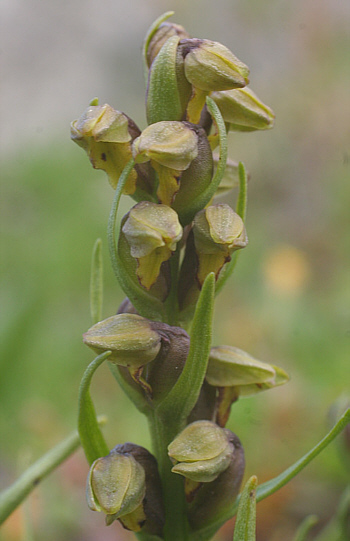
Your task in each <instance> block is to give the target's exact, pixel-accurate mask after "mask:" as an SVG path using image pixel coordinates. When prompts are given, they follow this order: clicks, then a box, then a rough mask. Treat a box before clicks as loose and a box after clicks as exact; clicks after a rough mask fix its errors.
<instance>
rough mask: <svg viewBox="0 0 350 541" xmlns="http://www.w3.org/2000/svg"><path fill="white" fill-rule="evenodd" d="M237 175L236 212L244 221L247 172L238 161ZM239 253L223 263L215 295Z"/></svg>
mask: <svg viewBox="0 0 350 541" xmlns="http://www.w3.org/2000/svg"><path fill="white" fill-rule="evenodd" d="M238 175H239V194H238V199H237V204H236V212H237V214H238V215H239V216H240V217H241V218H242V220H243V222H245V219H246V213H247V172H246V169H245V167H244V165H243V163H242V162H240V163H239V165H238ZM239 254H240V250H238V251H237V252H234V254H233V256H232V258H231V261H230V262H229V263H227V264H226V265H225V267H224V269H223V271H222V272H221V274H220V276H219V278H218V280H217V282H216V288H215V294H216V295H217V294H218V293H219V292H220V291H221V289H222V288H223V286H224V284H225V283H226V281H227V280H228V278H229V277H230V276H231V274H232V273H233V271H234V269H235V266H236V264H237V258H238V255H239Z"/></svg>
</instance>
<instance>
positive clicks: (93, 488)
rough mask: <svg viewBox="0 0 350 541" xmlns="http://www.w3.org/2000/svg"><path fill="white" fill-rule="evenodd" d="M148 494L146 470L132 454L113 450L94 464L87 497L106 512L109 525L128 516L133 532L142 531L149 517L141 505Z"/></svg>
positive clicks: (90, 502) (91, 469)
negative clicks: (132, 524) (132, 525)
mask: <svg viewBox="0 0 350 541" xmlns="http://www.w3.org/2000/svg"><path fill="white" fill-rule="evenodd" d="M145 493H146V482H145V472H144V469H143V467H142V466H141V465H140V464H139V463H138V462H137V461H136V460H135V459H134V457H133V456H131V455H127V454H121V453H119V452H117V451H115V450H114V449H113V450H112V451H111V452H110V453H109V455H108V456H106V457H102V458H98V459H97V460H95V462H94V463H93V464H92V466H91V468H90V472H89V477H88V482H87V487H86V497H87V501H88V505H89V507H90V509H92V510H93V511H102V512H103V513H105V514H106V523H107V525H109V524H111V523H112V522H113V521H114V520H116V519H119V518H121V517H125V516H129V525H130V524H131V522H133V523H134V528H133V529H134V531H139V530H140V529H141V527H142V524H143V523H144V521H145V518H146V517H145V514H144V511H143V508H142V500H143V499H144V497H145ZM131 514H134V517H132V518H131V517H130V515H131ZM130 518H131V520H130Z"/></svg>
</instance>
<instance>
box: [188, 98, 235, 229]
mask: <svg viewBox="0 0 350 541" xmlns="http://www.w3.org/2000/svg"><path fill="white" fill-rule="evenodd" d="M206 103H207V107H208V111H209V113H210V114H211V116H212V117H213V120H214V122H215V124H216V126H217V129H218V133H219V147H220V157H219V162H218V165H217V168H216V170H215V173H214V176H213V178H212V181H211V183H210V184H209V186H208V187H207V189H206V190H204V191H203V192H202V193H201V194H200V196H198V197H197V198H196V199H194V200H193V201H192V204H191V205H190V206H188V208H186V210H183V211H181V213H179V216H180V221H181V223H182V224H189V223H190V222H191V221H192V220H193V218H194V216H195V214H196V213H197V212H199V211H200V210H202V209H203V208H204V207H205V206H206V205H207V204H208V203H209V201H210V200H211V199H212V197H214V195H215V192H216V191H217V189H218V187H219V184H220V182H221V181H222V179H223V176H224V174H225V169H226V162H227V136H226V127H225V122H224V119H223V118H222V115H221V113H220V109H219V107H218V106H217V105H216V103H215V101H214V100H212V99H211V98H209V97H207V100H206Z"/></svg>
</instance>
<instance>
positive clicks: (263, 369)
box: [206, 346, 289, 426]
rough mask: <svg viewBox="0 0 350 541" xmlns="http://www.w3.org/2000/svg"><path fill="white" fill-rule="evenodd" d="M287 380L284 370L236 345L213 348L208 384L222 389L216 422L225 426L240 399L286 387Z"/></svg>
mask: <svg viewBox="0 0 350 541" xmlns="http://www.w3.org/2000/svg"><path fill="white" fill-rule="evenodd" d="M288 379H289V377H288V375H287V374H286V372H284V370H282V369H281V368H279V367H277V366H274V365H270V364H267V363H263V362H261V361H258V360H257V359H254V357H252V356H251V355H249V354H248V353H246V352H245V351H242V350H241V349H238V348H236V347H233V346H219V347H213V348H211V351H210V355H209V362H208V369H207V373H206V381H207V382H208V383H209V385H212V386H214V387H217V388H218V390H219V393H218V398H217V406H216V408H217V413H216V422H217V423H218V424H219V425H220V426H225V424H226V422H227V420H228V417H229V414H230V409H231V405H232V403H233V402H234V401H236V400H237V399H238V398H239V397H244V396H250V395H253V394H256V393H258V392H260V391H264V390H267V389H271V388H273V387H277V386H278V385H283V384H284V383H287V381H288Z"/></svg>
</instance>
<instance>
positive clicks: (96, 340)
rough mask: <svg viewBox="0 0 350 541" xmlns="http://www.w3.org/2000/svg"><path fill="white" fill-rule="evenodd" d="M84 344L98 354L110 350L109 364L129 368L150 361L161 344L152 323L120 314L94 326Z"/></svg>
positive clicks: (84, 337)
mask: <svg viewBox="0 0 350 541" xmlns="http://www.w3.org/2000/svg"><path fill="white" fill-rule="evenodd" d="M83 341H84V343H85V344H86V345H87V346H89V347H90V348H91V349H93V350H94V351H95V352H96V353H98V354H100V353H103V352H105V351H108V350H110V351H111V352H112V353H111V355H110V356H109V357H108V361H110V362H112V363H115V364H118V365H121V366H126V367H128V368H131V369H138V368H140V367H141V366H144V365H145V364H147V363H149V362H151V361H153V360H154V359H155V358H156V356H157V355H158V353H159V350H160V345H161V344H160V343H161V337H160V336H159V334H158V333H157V332H156V331H154V330H153V329H152V326H151V322H150V321H148V320H147V319H145V318H143V317H141V316H138V315H136V314H119V315H116V316H111V317H109V318H107V319H105V320H103V321H100V322H99V323H96V325H93V326H92V327H91V328H90V329H89V330H88V331H87V332H86V333H85V334H84V335H83Z"/></svg>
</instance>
